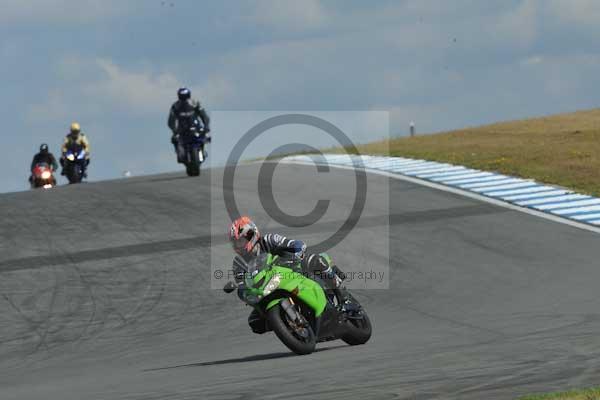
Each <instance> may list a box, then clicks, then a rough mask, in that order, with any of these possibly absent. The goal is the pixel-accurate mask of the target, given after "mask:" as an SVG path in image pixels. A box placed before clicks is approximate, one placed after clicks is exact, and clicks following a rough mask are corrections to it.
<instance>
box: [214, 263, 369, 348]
mask: <svg viewBox="0 0 600 400" xmlns="http://www.w3.org/2000/svg"><path fill="white" fill-rule="evenodd" d="M236 265H237V267H236ZM234 272H235V273H236V275H237V276H238V279H236V281H237V282H238V283H237V284H235V283H233V282H229V283H228V284H227V285H225V287H224V288H223V290H224V291H225V292H226V293H231V292H233V291H234V290H235V289H236V288H237V289H238V295H239V297H240V299H242V300H243V301H244V302H245V303H246V304H248V305H250V306H252V307H253V308H254V310H255V312H253V314H251V316H252V315H254V316H255V317H256V318H253V319H252V320H249V323H250V325H251V328H252V330H253V331H254V332H255V333H259V334H260V333H265V332H268V331H274V332H275V334H276V335H277V337H278V338H279V340H281V341H282V342H283V344H285V345H286V346H287V347H288V348H289V349H290V350H292V351H293V352H294V353H296V354H310V353H312V352H314V351H315V347H316V344H317V343H318V342H326V341H330V340H337V339H341V340H343V341H344V342H346V343H348V344H349V345H359V344H364V343H366V342H367V341H368V340H369V338H370V337H371V322H370V321H369V317H368V316H367V313H366V312H365V310H364V309H363V308H362V307H361V305H360V304H359V303H358V301H356V299H354V297H351V299H350V300H351V302H352V304H351V306H352V307H349V308H348V307H342V305H341V304H340V301H339V299H338V298H337V295H336V294H335V293H334V292H333V291H331V290H324V288H323V285H322V284H320V283H319V282H317V280H313V279H309V278H308V277H306V276H304V275H303V274H302V273H301V272H298V271H297V269H296V268H295V267H294V266H291V265H288V264H286V263H285V262H283V261H282V260H280V259H279V257H277V256H273V255H271V254H266V255H263V256H259V257H257V258H256V259H255V260H253V261H252V262H250V263H247V262H245V261H243V260H242V259H241V258H239V257H236V261H234Z"/></svg>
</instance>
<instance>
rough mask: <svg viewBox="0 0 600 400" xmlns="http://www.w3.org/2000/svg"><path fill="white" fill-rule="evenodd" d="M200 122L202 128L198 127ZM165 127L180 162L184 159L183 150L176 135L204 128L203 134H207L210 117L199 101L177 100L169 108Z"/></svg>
mask: <svg viewBox="0 0 600 400" xmlns="http://www.w3.org/2000/svg"><path fill="white" fill-rule="evenodd" d="M200 122H201V123H202V126H199V123H200ZM167 125H169V129H171V132H172V133H173V136H172V138H171V143H173V146H174V147H175V152H176V153H177V161H178V162H181V161H182V160H183V159H185V149H184V148H183V146H182V145H181V141H180V140H179V136H178V135H181V134H185V133H187V132H189V131H190V130H191V129H192V127H196V128H204V132H205V133H206V134H208V133H209V132H210V117H209V116H208V114H207V112H206V110H205V109H204V107H202V105H201V104H200V102H199V101H197V100H186V101H181V100H177V101H176V102H175V103H173V105H172V106H171V109H170V111H169V119H168V121H167Z"/></svg>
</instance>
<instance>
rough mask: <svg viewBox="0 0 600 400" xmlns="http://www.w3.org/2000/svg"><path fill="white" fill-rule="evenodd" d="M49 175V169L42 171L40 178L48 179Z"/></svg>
mask: <svg viewBox="0 0 600 400" xmlns="http://www.w3.org/2000/svg"><path fill="white" fill-rule="evenodd" d="M51 176H52V174H51V173H50V171H44V172H42V179H50V177H51Z"/></svg>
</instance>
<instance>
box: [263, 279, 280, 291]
mask: <svg viewBox="0 0 600 400" xmlns="http://www.w3.org/2000/svg"><path fill="white" fill-rule="evenodd" d="M280 283H281V275H279V274H275V275H273V277H272V278H271V280H270V281H269V283H267V285H266V286H265V288H264V290H263V296H268V295H270V294H271V293H273V291H275V289H277V288H278V287H279V284H280Z"/></svg>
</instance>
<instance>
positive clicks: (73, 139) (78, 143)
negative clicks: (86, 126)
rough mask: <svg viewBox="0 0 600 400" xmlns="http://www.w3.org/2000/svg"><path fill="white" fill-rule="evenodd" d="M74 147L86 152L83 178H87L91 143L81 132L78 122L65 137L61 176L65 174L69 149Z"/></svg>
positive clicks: (61, 159) (73, 124)
mask: <svg viewBox="0 0 600 400" xmlns="http://www.w3.org/2000/svg"><path fill="white" fill-rule="evenodd" d="M73 147H81V148H82V149H83V150H85V163H84V164H83V177H84V178H87V172H86V169H87V166H88V165H89V164H90V142H89V141H88V139H87V137H86V136H85V135H84V134H83V133H82V132H81V126H80V125H79V124H78V123H77V122H73V123H72V124H71V128H70V130H69V134H68V135H67V136H66V137H65V140H64V142H63V145H62V148H61V151H62V156H61V157H60V165H61V167H63V168H62V171H61V173H60V174H61V175H64V174H65V155H66V154H67V151H69V149H72V148H73Z"/></svg>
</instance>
